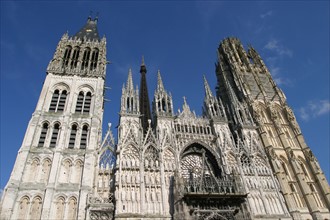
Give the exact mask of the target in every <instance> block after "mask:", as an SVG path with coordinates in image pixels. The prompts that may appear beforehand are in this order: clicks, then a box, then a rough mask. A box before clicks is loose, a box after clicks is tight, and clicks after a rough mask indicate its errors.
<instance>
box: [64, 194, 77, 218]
mask: <svg viewBox="0 0 330 220" xmlns="http://www.w3.org/2000/svg"><path fill="white" fill-rule="evenodd" d="M66 209H67V219H76V216H77V199H76V198H75V197H73V196H72V197H70V198H69V199H68V203H67V207H66Z"/></svg>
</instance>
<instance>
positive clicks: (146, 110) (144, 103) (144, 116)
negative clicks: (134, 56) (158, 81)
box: [140, 56, 151, 133]
mask: <svg viewBox="0 0 330 220" xmlns="http://www.w3.org/2000/svg"><path fill="white" fill-rule="evenodd" d="M140 73H141V82H140V113H141V121H142V128H143V131H144V133H145V132H146V131H147V129H148V120H149V119H150V120H151V113H150V104H149V94H148V86H147V79H146V74H147V67H146V65H145V63H144V57H143V56H142V62H141V67H140Z"/></svg>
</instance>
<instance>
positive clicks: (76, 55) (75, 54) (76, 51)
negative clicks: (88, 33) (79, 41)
mask: <svg viewBox="0 0 330 220" xmlns="http://www.w3.org/2000/svg"><path fill="white" fill-rule="evenodd" d="M79 52H80V48H79V47H75V48H74V49H73V54H72V59H71V64H70V66H71V69H74V68H76V67H77V64H78V59H79Z"/></svg>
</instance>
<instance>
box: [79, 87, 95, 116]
mask: <svg viewBox="0 0 330 220" xmlns="http://www.w3.org/2000/svg"><path fill="white" fill-rule="evenodd" d="M91 102H92V94H91V92H87V93H86V95H85V94H84V93H83V92H80V93H79V95H78V98H77V105H76V113H85V114H86V113H89V111H90V108H91Z"/></svg>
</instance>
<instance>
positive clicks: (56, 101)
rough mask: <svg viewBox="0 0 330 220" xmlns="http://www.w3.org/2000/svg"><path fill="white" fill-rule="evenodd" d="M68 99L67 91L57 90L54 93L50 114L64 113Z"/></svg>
mask: <svg viewBox="0 0 330 220" xmlns="http://www.w3.org/2000/svg"><path fill="white" fill-rule="evenodd" d="M66 98H67V91H66V90H59V89H56V90H55V91H54V93H53V96H52V99H51V102H50V105H49V111H50V112H63V111H64V107H65V102H66Z"/></svg>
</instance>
